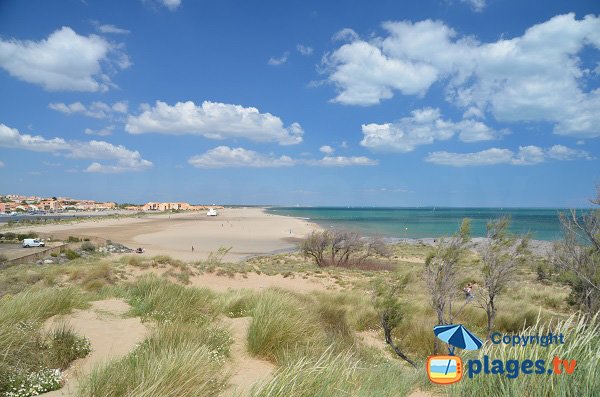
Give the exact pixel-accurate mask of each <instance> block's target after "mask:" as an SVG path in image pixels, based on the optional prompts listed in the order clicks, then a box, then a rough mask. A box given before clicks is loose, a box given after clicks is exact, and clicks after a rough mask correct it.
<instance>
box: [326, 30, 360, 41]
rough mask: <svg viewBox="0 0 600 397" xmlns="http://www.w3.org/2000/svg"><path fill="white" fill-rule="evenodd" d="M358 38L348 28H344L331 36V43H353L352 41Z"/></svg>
mask: <svg viewBox="0 0 600 397" xmlns="http://www.w3.org/2000/svg"><path fill="white" fill-rule="evenodd" d="M358 38H359V36H358V34H357V33H356V32H355V31H354V30H352V29H350V28H344V29H342V30H340V31H339V32H336V34H334V35H333V37H332V38H331V40H333V41H354V40H358Z"/></svg>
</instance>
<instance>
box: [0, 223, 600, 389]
mask: <svg viewBox="0 0 600 397" xmlns="http://www.w3.org/2000/svg"><path fill="white" fill-rule="evenodd" d="M313 237H314V236H313ZM338 237H339V236H338ZM459 237H460V234H459ZM327 238H331V236H329V237H327ZM345 238H346V240H344V239H342V240H339V239H338V240H336V241H337V242H336V244H338V248H336V249H334V250H333V254H332V251H331V250H332V248H331V241H332V240H328V241H329V242H328V244H329V245H327V246H326V250H325V251H327V252H328V257H325V256H323V262H322V263H321V266H317V265H315V263H313V262H312V261H311V260H308V259H306V258H305V257H304V256H303V255H302V254H294V253H293V254H280V255H274V256H268V257H260V258H252V259H248V260H247V261H245V262H242V263H237V264H233V263H223V262H222V257H223V253H224V252H226V250H227V249H226V248H223V249H222V250H220V251H219V252H217V253H215V254H214V255H212V256H211V258H210V259H209V260H207V261H203V262H197V263H189V264H188V263H183V262H181V261H178V260H174V259H172V258H169V257H166V256H157V257H153V258H150V257H145V256H143V255H132V256H121V257H119V258H115V257H112V256H107V255H102V254H99V253H92V254H91V255H89V256H87V257H81V258H77V259H74V260H71V261H69V262H68V263H66V264H62V265H56V264H55V265H44V266H39V265H18V266H14V267H11V268H7V269H4V270H2V271H0V355H2V356H3V357H11V360H4V359H3V360H2V364H1V365H0V372H1V371H3V372H1V374H0V375H1V376H0V378H2V379H14V376H12V375H10V376H9V374H20V375H19V376H21V378H19V379H22V378H23V376H25V378H26V376H27V374H31V373H36V371H37V370H34V368H38V367H40V362H39V360H38V358H36V354H35V352H36V350H35V349H37V347H36V346H38V345H36V343H38V342H39V341H40V340H48V338H51V339H52V338H54V339H53V340H55V341H58V342H56V345H55V346H54V345H52V344H49V345H47V346H50V347H49V348H48V349H49V350H48V354H47V355H46V356H45V358H44V362H43V363H42V367H44V368H47V369H53V368H64V367H66V366H67V365H68V363H69V362H70V361H71V360H72V359H73V357H72V356H68V355H65V354H62V353H60V352H64V351H65V348H64V345H65V344H69V343H70V344H75V343H76V342H74V341H77V340H79V339H77V338H81V336H77V335H72V334H69V332H68V330H64V332H63V333H62V334H55V335H54V336H51V335H44V333H43V332H42V331H41V329H42V328H41V325H42V323H43V321H44V320H45V319H47V318H49V317H50V316H53V315H55V314H58V313H66V312H69V311H70V310H72V309H73V308H75V307H85V305H86V303H87V302H89V301H93V300H98V299H103V298H107V297H117V298H121V299H124V300H125V301H127V302H128V303H129V304H130V305H131V306H132V309H131V311H130V313H129V315H130V316H137V317H140V318H141V319H142V320H143V321H145V322H147V323H148V324H152V329H153V330H154V331H153V332H152V334H151V336H150V337H148V339H147V340H146V341H145V342H144V343H142V344H141V345H140V346H138V347H137V348H136V349H135V350H134V351H132V352H131V354H130V355H128V356H126V357H125V358H122V359H119V360H116V361H113V362H110V363H108V364H107V365H106V366H104V367H102V368H99V369H97V370H96V371H94V372H93V373H92V374H91V375H89V376H87V377H86V378H85V379H83V380H82V383H81V385H80V386H81V387H80V389H79V395H80V396H98V395H103V396H125V395H145V396H197V395H202V396H217V395H226V394H224V393H226V391H227V384H228V381H229V380H228V372H227V371H226V368H227V363H228V362H230V361H231V360H232V358H231V356H230V349H229V347H230V345H231V343H232V340H231V335H230V334H229V331H228V330H227V328H226V327H223V326H222V325H221V321H220V319H221V318H222V317H224V316H228V317H251V320H250V325H249V328H248V332H247V335H246V340H245V344H246V346H247V350H248V352H249V353H250V354H252V355H253V356H254V357H256V358H257V359H261V360H267V361H270V362H272V363H274V364H275V365H276V370H275V372H274V373H273V374H272V377H271V378H270V379H269V380H268V381H267V382H266V383H265V384H261V385H255V386H254V388H253V389H252V392H251V395H252V396H257V397H258V396H338V395H356V396H402V395H408V394H409V393H410V392H411V391H412V390H415V389H416V388H420V389H424V390H426V391H427V392H430V393H434V394H435V393H438V392H439V389H436V388H434V387H432V386H430V385H429V384H428V382H427V381H426V380H425V379H426V376H425V372H424V371H423V370H422V369H418V370H415V369H413V368H412V367H411V366H410V365H408V364H407V363H406V362H405V361H404V360H402V359H401V358H399V357H398V350H399V351H400V352H401V353H402V355H404V356H405V358H407V359H408V360H410V361H413V362H414V363H415V364H417V366H418V367H419V366H421V365H422V363H423V360H424V358H425V357H426V356H427V355H429V354H432V353H433V346H434V341H433V339H434V338H433V333H432V327H433V325H435V324H437V323H438V317H439V315H440V312H439V311H438V312H436V310H435V309H434V307H435V306H434V307H432V305H431V302H432V300H431V294H430V291H431V290H432V288H431V285H428V283H432V282H433V283H434V284H435V282H436V278H435V277H433V278H427V277H423V273H424V270H425V269H427V268H428V267H430V268H432V269H433V270H435V268H434V266H437V267H439V266H444V262H443V261H441V262H440V261H439V256H438V259H434V258H435V255H436V254H438V255H439V254H440V252H438V251H437V250H438V248H436V247H431V246H425V245H421V246H419V245H406V244H397V245H394V246H389V247H385V248H382V247H381V246H378V244H379V243H375V242H374V241H375V240H373V241H371V242H369V241H364V240H360V239H359V240H357V239H355V238H354V237H353V236H348V235H346V236H345ZM459 240H460V238H459ZM459 240H457V244H458V246H456V252H453V253H451V255H450V256H447V257H446V258H450V259H451V262H452V263H451V265H452V269H451V270H452V273H451V275H452V278H451V280H449V281H448V280H446V281H448V282H449V284H447V285H449V286H450V287H448V288H453V291H451V292H452V293H450V294H446V295H445V296H443V297H441V298H443V300H444V305H445V306H444V309H443V310H442V315H444V313H448V311H447V310H448V307H452V308H454V310H453V312H452V313H453V314H452V316H453V319H452V320H453V321H454V322H459V323H463V324H465V325H467V326H468V327H469V329H471V330H472V331H473V332H475V333H476V334H478V335H486V333H487V328H488V316H487V315H486V311H485V310H483V309H482V308H480V307H478V305H477V301H476V300H473V301H465V298H464V296H463V295H461V293H460V289H461V288H462V286H464V285H466V284H467V283H468V282H471V283H474V284H476V285H480V286H484V285H486V281H485V277H486V270H485V269H486V266H489V263H488V265H486V261H485V258H482V257H481V256H480V255H479V254H476V253H474V252H472V251H468V250H464V249H463V247H462V246H461V245H460V241H459ZM348 245H351V246H352V247H348ZM305 254H306V252H305ZM455 254H456V255H455ZM332 255H333V256H332ZM309 257H312V258H313V259H314V256H311V255H309ZM315 261H316V259H315ZM488 262H489V261H488ZM365 264H368V265H365ZM330 265H333V266H330ZM445 265H448V263H445ZM438 270H439V269H438ZM512 270H513V273H514V276H515V277H514V278H512V279H511V280H512V281H511V282H510V283H505V285H503V288H502V293H501V294H497V295H496V296H494V307H495V310H496V314H495V321H494V324H493V326H494V329H496V330H499V331H501V332H522V331H523V329H524V327H537V328H536V329H542V328H544V329H545V328H547V327H549V324H552V326H560V327H575V328H574V329H576V330H577V332H580V333H581V334H582V335H584V336H585V338H587V339H586V340H587V341H588V342H589V343H590V344H592V346H595V347H596V349H595V350H594V352H595V353H593V354H594V355H592V354H591V353H586V351H584V350H585V349H584V348H583V347H582V346H579V345H577V346H575V347H573V348H574V349H575V350H574V351H577V352H578V353H577V354H578V355H577V359H579V360H581V362H582V364H581V366H582V367H583V366H586V364H585V362H586V360H587V361H590V360H591V361H590V363H589V365H588V366H590V365H594V366H597V364H598V356H597V351H598V337H597V334H596V335H595V336H594V335H589V331H586V328H585V327H584V326H582V325H580V322H578V321H579V320H573V319H572V318H571V317H569V316H571V314H572V313H573V312H575V310H576V309H577V307H576V306H574V305H573V304H571V303H569V302H570V301H569V300H568V297H569V296H571V295H572V285H573V284H572V278H570V277H569V275H565V274H564V273H563V272H559V271H556V270H555V267H553V266H552V264H551V263H550V262H549V261H548V260H547V259H542V258H534V257H531V256H529V257H527V258H526V260H522V261H519V263H518V265H515V267H514V268H513V269H512ZM205 272H206V273H212V274H218V275H222V276H223V277H229V276H233V275H237V277H242V278H243V277H244V275H248V274H249V273H255V274H258V275H262V276H263V277H268V276H269V275H274V274H280V275H282V276H284V277H286V278H290V279H293V280H296V281H297V282H298V283H301V282H308V280H305V279H306V278H308V277H310V278H314V279H324V280H325V279H326V280H330V281H332V282H333V283H334V284H335V286H336V287H337V289H336V290H326V289H325V288H324V289H323V290H322V291H320V292H314V293H311V294H301V293H294V292H291V291H286V290H283V289H278V288H266V289H262V290H252V289H236V290H229V291H228V292H222V293H217V292H214V291H212V290H210V289H209V288H210V285H207V286H206V287H207V288H197V287H192V286H190V284H191V282H192V281H193V280H194V278H195V277H196V276H198V275H200V274H202V273H205ZM432 275H433V276H435V273H432ZM438 275H439V274H438ZM476 292H477V291H476ZM565 321H566V322H565ZM582 321H583V320H582ZM20 323H25V324H31V331H28V332H27V333H26V334H23V333H22V332H21V331H20V329H18V328H16V324H20ZM577 327H579V328H577ZM593 329H594V330H597V328H593ZM586 332H587V333H586ZM594 332H595V331H594ZM365 333H368V334H369V335H375V338H377V339H378V340H379V341H380V342H381V343H380V344H379V345H376V346H375V347H373V346H370V345H368V344H366V343H363V342H362V340H363V339H362V336H361V335H364V334H365ZM386 341H387V345H386V344H385V342H386ZM61 344H62V345H61ZM52 346H54V347H52ZM61 346H62V347H61ZM486 346H487V347H486V349H488V350H489V351H491V350H493V349H494V348H493V347H490V346H488V345H486ZM565 348H568V347H565ZM577 349H579V350H577ZM68 350H69V349H66V351H68ZM488 350H486V351H488ZM495 353H498V354H500V353H502V352H494V354H495ZM557 353H560V352H557ZM490 354H491V353H490ZM502 354H504V353H502ZM15 360H16V361H15ZM594 360H595V361H594ZM11 371H12V372H11ZM588 375H589V374H588ZM11 376H12V377H11ZM596 378H598V377H597V376H596ZM485 379H489V377H487V378H483V377H481V378H480V380H479V382H478V383H475V382H471V383H472V384H473V386H472V387H471V388H469V386H468V385H467V382H463V383H464V384H461V385H460V387H455V388H452V389H444V390H446V391H448V390H450V393H451V394H455V395H465V396H468V395H475V394H477V395H494V392H493V390H496V391H497V390H499V389H501V388H504V389H503V390H509V389H506V388H507V387H512V386H507V384H506V382H505V381H504V383H502V382H503V381H502V380H497V379H496V380H495V381H497V382H501V384H494V385H492V384H489V383H485V382H486V381H485ZM15 382H16V383H18V382H19V381H13V382H12V383H11V384H8V383H6V382H5V383H2V382H0V395H2V393H4V394H5V395H9V394H7V391H8V389H7V388H8V387H12V386H11V385H12V384H14V383H15ZM576 382H579V383H578V384H579V385H583V387H588V388H589V387H591V386H590V383H589V380H587V378H585V377H578V378H577V379H576ZM515 384H516V383H515ZM528 387H532V385H531V384H527V383H523V384H521V383H519V384H518V386H515V389H514V390H513V391H516V392H517V394H514V395H519V393H518V391H519V390H521V391H523V390H532V389H528ZM560 387H564V390H565V394H563V395H572V394H569V392H570V391H572V389H571V388H569V387H567V386H560ZM510 390H512V389H510ZM510 390H509V392H510ZM561 390H563V389H561ZM509 392H507V393H509ZM23 395H27V394H23ZM29 395H32V394H29ZM504 395H511V394H504ZM540 395H550V394H547V393H546V394H544V393H542V394H540Z"/></svg>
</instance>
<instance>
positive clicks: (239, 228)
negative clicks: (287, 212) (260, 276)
mask: <svg viewBox="0 0 600 397" xmlns="http://www.w3.org/2000/svg"><path fill="white" fill-rule="evenodd" d="M317 227H318V226H316V225H314V224H312V223H309V222H306V221H304V220H301V219H296V218H291V217H285V216H279V215H271V214H267V213H266V212H265V210H264V209H262V208H254V207H252V208H225V209H222V210H220V211H219V215H218V216H216V217H207V216H206V214H205V213H204V212H187V213H179V214H170V215H167V214H156V215H149V216H146V217H143V218H122V219H93V220H86V221H82V222H79V223H74V224H71V225H60V224H55V225H42V226H38V225H36V226H29V227H23V228H20V229H22V230H33V231H36V232H38V233H41V234H43V235H44V236H52V237H53V238H67V237H68V236H71V235H72V236H89V237H99V238H104V239H108V240H112V241H114V242H118V243H120V244H124V245H126V246H128V247H130V248H138V247H141V248H144V250H145V253H144V255H150V256H152V255H169V256H172V257H173V258H177V259H181V260H186V261H194V260H201V259H206V258H207V257H208V255H209V254H210V253H211V252H216V251H217V250H218V249H219V248H220V247H227V248H229V247H231V250H230V251H229V253H228V254H227V256H226V257H225V260H228V261H239V260H241V259H243V258H246V257H248V256H253V255H262V254H269V253H274V252H278V251H283V250H289V249H293V248H294V247H295V246H296V242H297V241H298V240H299V239H300V238H303V237H304V236H305V235H306V234H307V233H310V231H312V230H314V229H316V228H317ZM192 247H193V251H192Z"/></svg>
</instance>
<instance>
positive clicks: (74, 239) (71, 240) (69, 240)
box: [67, 236, 81, 243]
mask: <svg viewBox="0 0 600 397" xmlns="http://www.w3.org/2000/svg"><path fill="white" fill-rule="evenodd" d="M80 241H81V239H79V237H75V236H69V238H68V239H67V243H78V242H80Z"/></svg>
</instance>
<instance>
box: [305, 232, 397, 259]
mask: <svg viewBox="0 0 600 397" xmlns="http://www.w3.org/2000/svg"><path fill="white" fill-rule="evenodd" d="M300 251H301V252H302V254H303V255H304V256H305V257H310V258H312V259H313V260H314V261H315V263H316V264H317V266H319V267H325V266H349V265H350V264H358V263H362V262H364V261H365V260H366V259H367V258H369V257H371V256H373V255H375V254H378V255H385V254H386V247H385V244H384V243H383V241H382V240H381V239H380V238H372V239H363V238H361V236H360V235H359V234H358V233H356V232H351V231H345V230H323V231H313V232H312V233H311V234H309V235H308V237H307V238H305V239H304V240H303V241H302V243H301V244H300Z"/></svg>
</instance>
